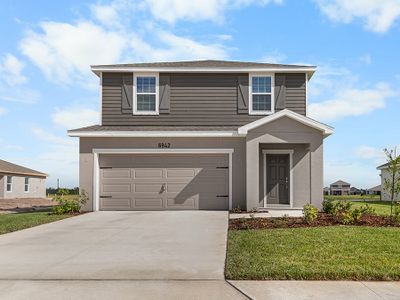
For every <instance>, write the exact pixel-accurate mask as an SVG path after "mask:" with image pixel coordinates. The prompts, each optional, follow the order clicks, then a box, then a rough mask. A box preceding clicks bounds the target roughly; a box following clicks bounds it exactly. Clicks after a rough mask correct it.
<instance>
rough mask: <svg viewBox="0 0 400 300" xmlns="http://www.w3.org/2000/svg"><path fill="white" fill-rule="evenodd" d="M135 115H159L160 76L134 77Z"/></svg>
mask: <svg viewBox="0 0 400 300" xmlns="http://www.w3.org/2000/svg"><path fill="white" fill-rule="evenodd" d="M133 114H135V115H158V74H135V75H134V105H133Z"/></svg>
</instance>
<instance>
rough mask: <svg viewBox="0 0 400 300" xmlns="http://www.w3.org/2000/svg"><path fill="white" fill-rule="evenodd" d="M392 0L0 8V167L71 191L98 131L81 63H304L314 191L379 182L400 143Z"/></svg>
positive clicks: (181, 0)
mask: <svg viewBox="0 0 400 300" xmlns="http://www.w3.org/2000/svg"><path fill="white" fill-rule="evenodd" d="M399 19H400V1H399V0H381V1H375V0H352V1H346V0H314V1H312V0H310V1H306V0H302V1H295V0H270V1H268V0H264V1H262V0H234V1H228V0H191V1H187V0H170V1H167V0H140V1H128V0H115V1H82V0H79V1H73V0H69V1H50V0H47V1H45V0H36V1H15V0H3V1H2V9H1V10H0V36H1V37H2V38H1V43H0V128H2V129H1V134H0V158H2V159H5V160H9V161H12V162H15V163H18V164H24V165H26V166H29V167H31V168H34V169H38V170H40V171H44V172H47V173H48V174H50V178H49V180H48V186H54V185H55V183H56V180H57V178H60V180H61V184H62V185H65V186H69V187H72V186H76V185H77V184H78V141H77V140H76V139H73V138H68V137H67V136H66V130H67V129H70V128H76V127H81V126H85V125H91V124H95V123H98V119H99V116H98V107H99V95H98V78H97V77H96V76H95V75H94V74H92V73H91V72H90V69H89V65H90V64H108V63H125V62H141V61H160V60H161V61H162V60H187V59H228V60H229V59H230V60H246V61H260V62H278V63H304V64H313V65H317V66H318V69H317V72H316V74H315V75H314V76H313V78H312V79H311V81H310V83H309V102H310V106H309V113H310V116H312V117H313V118H315V119H318V120H320V121H323V122H326V123H328V124H330V125H332V126H334V127H335V134H334V135H333V136H331V137H329V138H327V139H326V140H325V168H324V173H325V175H324V176H325V184H328V183H330V182H332V181H334V180H336V179H343V180H346V181H349V182H350V183H352V184H353V185H355V186H358V187H367V188H368V187H371V186H374V185H376V184H379V183H380V179H379V176H378V172H377V171H376V170H375V167H376V166H377V165H378V164H380V163H383V162H384V159H385V158H384V155H383V152H382V149H383V148H385V147H394V146H396V145H399V144H400V139H399V138H400V133H399V130H398V124H399V121H398V120H399V111H400V97H399V96H400V88H399V86H400V70H399V65H400V58H399V53H400V43H399V41H400V39H399V38H400V26H399V25H400V22H399Z"/></svg>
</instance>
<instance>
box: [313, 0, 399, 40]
mask: <svg viewBox="0 0 400 300" xmlns="http://www.w3.org/2000/svg"><path fill="white" fill-rule="evenodd" d="M314 1H315V2H316V3H317V4H318V6H319V8H320V9H321V11H322V13H323V14H325V15H326V16H327V17H328V18H329V19H330V20H332V21H334V22H343V23H350V22H352V21H353V20H355V19H361V20H362V21H363V23H364V27H365V29H366V30H369V31H373V32H381V33H382V32H386V31H388V30H389V29H390V28H391V27H392V26H393V25H394V24H395V22H396V21H397V20H398V19H399V18H400V1H398V0H379V1H376V0H351V1H349V0H314Z"/></svg>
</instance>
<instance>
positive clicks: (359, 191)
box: [350, 186, 363, 195]
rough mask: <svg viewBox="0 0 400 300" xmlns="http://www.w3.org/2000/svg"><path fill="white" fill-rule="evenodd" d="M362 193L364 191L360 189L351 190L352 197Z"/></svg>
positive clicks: (353, 188)
mask: <svg viewBox="0 0 400 300" xmlns="http://www.w3.org/2000/svg"><path fill="white" fill-rule="evenodd" d="M362 192H363V191H362V190H360V189H358V188H356V187H354V186H352V187H351V188H350V195H361V194H362Z"/></svg>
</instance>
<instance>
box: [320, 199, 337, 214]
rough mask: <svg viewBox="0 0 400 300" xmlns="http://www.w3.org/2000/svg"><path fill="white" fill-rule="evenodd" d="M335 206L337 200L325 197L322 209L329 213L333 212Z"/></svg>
mask: <svg viewBox="0 0 400 300" xmlns="http://www.w3.org/2000/svg"><path fill="white" fill-rule="evenodd" d="M334 207H335V202H333V201H332V200H328V199H325V200H324V201H322V211H323V212H325V213H327V214H333V209H334Z"/></svg>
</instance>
